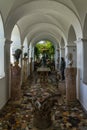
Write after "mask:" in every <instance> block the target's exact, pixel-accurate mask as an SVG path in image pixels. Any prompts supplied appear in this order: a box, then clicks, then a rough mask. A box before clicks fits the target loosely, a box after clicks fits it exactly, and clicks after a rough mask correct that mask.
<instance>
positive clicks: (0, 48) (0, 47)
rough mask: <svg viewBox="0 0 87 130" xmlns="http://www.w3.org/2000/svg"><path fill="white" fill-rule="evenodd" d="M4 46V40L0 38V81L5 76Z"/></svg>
mask: <svg viewBox="0 0 87 130" xmlns="http://www.w3.org/2000/svg"><path fill="white" fill-rule="evenodd" d="M4 45H5V38H0V61H1V64H0V79H1V78H3V77H4V76H5V70H4V69H5V68H4V65H5V64H4Z"/></svg>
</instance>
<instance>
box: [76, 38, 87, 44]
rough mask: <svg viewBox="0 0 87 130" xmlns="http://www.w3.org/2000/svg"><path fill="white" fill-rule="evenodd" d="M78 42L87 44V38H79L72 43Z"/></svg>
mask: <svg viewBox="0 0 87 130" xmlns="http://www.w3.org/2000/svg"><path fill="white" fill-rule="evenodd" d="M80 42H87V38H79V39H78V40H76V41H74V43H76V44H78V43H80Z"/></svg>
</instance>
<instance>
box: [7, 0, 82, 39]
mask: <svg viewBox="0 0 87 130" xmlns="http://www.w3.org/2000/svg"><path fill="white" fill-rule="evenodd" d="M39 5H40V6H39ZM64 12H66V13H65V14H64ZM40 13H41V14H47V15H48V17H49V16H52V17H53V19H54V14H55V17H56V19H57V21H58V23H59V24H61V25H63V27H62V28H65V27H66V26H67V25H70V24H71V23H72V25H73V26H74V28H75V31H76V36H77V38H79V37H82V29H81V24H80V22H79V19H78V17H77V15H76V14H75V13H74V11H73V10H71V9H70V8H68V7H67V6H65V5H64V4H61V3H58V2H55V3H54V2H53V1H50V5H49V2H46V1H33V2H30V3H25V4H24V5H21V6H19V7H18V8H16V9H15V11H14V12H13V13H12V14H11V15H10V17H9V18H8V19H7V24H6V30H8V33H6V35H7V37H9V36H10V33H11V29H12V28H13V26H14V24H16V23H17V22H18V21H19V19H21V18H22V17H24V16H25V15H26V16H27V15H32V14H38V15H39V14H40ZM36 19H37V18H36ZM10 22H11V23H12V24H9V23H10ZM49 23H50V21H49ZM67 29H68V28H67Z"/></svg>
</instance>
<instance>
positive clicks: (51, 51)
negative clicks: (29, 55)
mask: <svg viewBox="0 0 87 130" xmlns="http://www.w3.org/2000/svg"><path fill="white" fill-rule="evenodd" d="M54 59H55V47H54V45H53V43H52V42H51V41H49V40H41V41H39V42H37V43H36V44H35V46H34V63H35V69H36V68H37V66H40V67H41V66H42V67H54V66H55V65H54V64H55V63H54Z"/></svg>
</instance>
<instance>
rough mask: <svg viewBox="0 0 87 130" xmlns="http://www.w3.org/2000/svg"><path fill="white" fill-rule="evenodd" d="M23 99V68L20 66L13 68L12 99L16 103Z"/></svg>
mask: <svg viewBox="0 0 87 130" xmlns="http://www.w3.org/2000/svg"><path fill="white" fill-rule="evenodd" d="M20 98H21V68H20V67H19V66H18V64H15V66H12V67H11V99H12V100H14V101H16V100H20Z"/></svg>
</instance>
